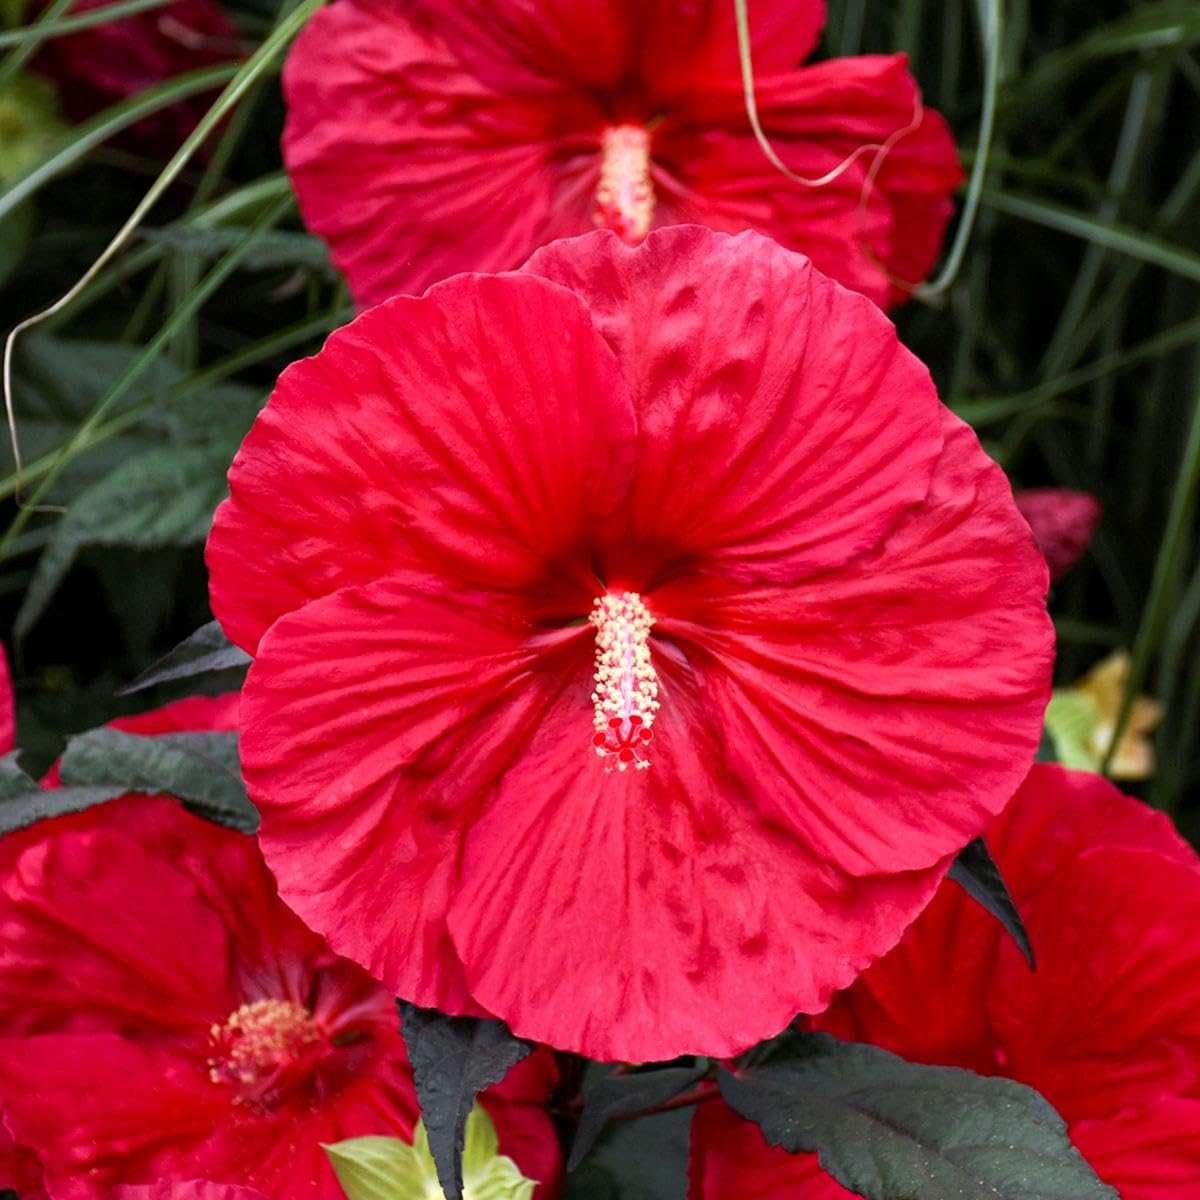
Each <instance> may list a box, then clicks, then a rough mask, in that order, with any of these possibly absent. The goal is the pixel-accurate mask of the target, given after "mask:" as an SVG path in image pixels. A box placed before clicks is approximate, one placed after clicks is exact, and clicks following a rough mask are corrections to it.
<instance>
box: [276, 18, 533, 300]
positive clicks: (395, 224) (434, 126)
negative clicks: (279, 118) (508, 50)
mask: <svg viewBox="0 0 1200 1200" xmlns="http://www.w3.org/2000/svg"><path fill="white" fill-rule="evenodd" d="M283 82H284V89H285V94H286V96H287V102H288V119H287V126H286V128H285V130H284V137H283V152H284V159H285V161H286V163H287V167H288V171H289V173H290V175H291V178H292V182H293V183H294V185H295V188H296V195H297V197H298V199H299V202H300V206H301V210H302V212H303V214H304V218H305V221H306V223H307V224H308V226H309V228H311V229H312V230H313V231H314V232H316V233H318V234H320V235H321V237H323V238H325V239H326V240H327V241H328V242H329V244H330V248H331V251H332V255H333V261H334V262H335V263H336V265H337V266H338V268H339V270H341V271H342V272H344V273H345V275H346V277H347V278H348V280H349V282H350V286H351V289H352V290H353V292H354V294H355V297H356V298H357V300H358V301H359V303H360V304H376V303H378V302H379V301H381V300H385V299H387V298H388V297H389V296H391V295H394V294H396V293H397V292H411V293H414V294H419V293H420V292H422V291H424V290H425V288H426V287H428V286H429V285H430V284H431V283H435V282H437V281H438V280H439V279H444V278H446V277H447V276H449V275H453V274H456V273H457V272H458V271H460V270H462V269H463V267H465V266H467V267H470V268H471V269H474V270H480V271H502V270H507V269H510V268H512V267H516V266H518V265H519V264H520V263H521V261H522V260H523V259H524V258H525V256H526V255H527V254H528V253H529V247H530V246H532V245H534V244H535V243H536V241H537V240H538V235H539V230H540V229H541V226H542V225H543V223H544V222H545V220H546V218H547V215H548V213H549V210H550V203H551V196H552V194H553V190H554V184H555V179H554V175H553V174H552V173H551V172H550V171H548V170H547V166H546V155H547V143H548V141H549V139H550V136H551V133H550V127H551V114H550V113H549V112H548V111H547V110H546V109H545V108H542V107H539V106H536V105H532V104H528V103H522V102H520V101H518V100H515V99H513V98H511V97H508V96H505V95H503V94H501V93H499V92H497V91H495V90H494V89H492V88H491V87H489V86H488V85H487V84H486V83H483V82H482V81H480V80H479V79H477V78H476V77H475V76H474V75H472V74H470V73H468V72H466V71H464V70H463V68H462V67H461V65H460V64H459V62H458V60H457V59H456V58H455V56H454V55H453V54H452V53H451V52H450V51H448V50H447V49H446V47H445V45H444V44H443V42H442V41H441V39H440V38H439V36H438V35H437V33H436V32H434V31H433V30H432V29H431V28H430V27H429V23H428V21H427V20H425V19H424V18H423V17H422V15H421V14H420V13H418V12H416V11H414V10H413V8H412V6H411V5H400V4H392V3H380V2H377V0H340V2H339V3H337V4H331V5H329V6H328V7H327V8H324V9H322V10H321V11H320V12H318V13H317V14H316V15H315V16H314V17H313V19H312V20H311V21H310V22H309V24H308V25H307V26H306V27H305V29H304V31H303V33H301V35H300V37H299V38H297V40H296V43H295V45H294V46H293V48H292V51H291V53H290V54H289V56H288V60H287V65H286V67H285V69H284V76H283Z"/></svg>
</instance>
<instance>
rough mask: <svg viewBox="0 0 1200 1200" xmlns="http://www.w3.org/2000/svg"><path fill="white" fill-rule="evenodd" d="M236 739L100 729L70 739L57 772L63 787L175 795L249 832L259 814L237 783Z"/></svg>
mask: <svg viewBox="0 0 1200 1200" xmlns="http://www.w3.org/2000/svg"><path fill="white" fill-rule="evenodd" d="M237 738H238V735H237V734H236V733H164V734H156V735H155V736H153V737H143V736H141V735H139V734H133V733H124V732H122V731H121V730H118V729H111V728H109V727H107V726H105V727H103V728H100V729H92V730H89V731H88V732H87V733H81V734H79V735H78V736H77V737H73V738H71V740H70V741H69V742H68V743H67V748H66V750H65V751H64V752H63V757H62V764H61V767H60V770H61V772H62V779H63V782H64V783H67V784H73V785H79V786H90V787H95V786H102V787H103V786H118V787H119V788H120V790H121V791H122V792H145V793H147V794H148V795H159V794H162V795H167V796H174V797H176V798H177V799H179V800H182V801H183V802H184V803H185V804H186V805H187V807H188V808H190V809H192V811H194V812H196V813H197V814H198V815H200V816H202V817H207V818H208V819H209V820H211V821H215V822H217V823H218V824H220V825H226V826H228V827H229V828H231V829H238V830H240V831H241V832H242V833H254V832H255V831H256V830H257V829H258V813H257V811H256V810H255V808H254V805H253V804H252V803H251V802H250V800H249V799H248V798H247V796H246V787H245V784H243V783H242V774H241V768H240V765H239V762H238V749H237Z"/></svg>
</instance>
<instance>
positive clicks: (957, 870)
mask: <svg viewBox="0 0 1200 1200" xmlns="http://www.w3.org/2000/svg"><path fill="white" fill-rule="evenodd" d="M949 876H950V878H951V879H953V880H954V882H955V883H957V884H958V886H959V887H961V888H962V889H963V891H964V892H966V893H967V895H968V896H970V897H971V899H972V900H975V901H976V902H978V903H979V904H982V905H983V907H984V908H986V909H987V910H988V912H990V913H991V914H992V916H993V917H995V918H996V920H997V921H999V922H1000V924H1001V925H1003V926H1004V929H1005V931H1006V932H1007V933H1008V935H1009V936H1010V937H1011V938H1012V940H1013V941H1014V942H1016V943H1017V946H1018V948H1019V949H1020V951H1021V953H1022V954H1023V955H1025V961H1026V962H1027V963H1028V964H1029V969H1030V970H1031V971H1036V970H1037V960H1036V959H1035V958H1034V956H1033V945H1032V944H1031V943H1030V941H1029V934H1028V932H1027V931H1026V929H1025V922H1024V921H1022V920H1021V914H1020V913H1019V912H1018V911H1017V906H1016V904H1014V903H1013V898H1012V894H1011V893H1010V892H1009V890H1008V885H1007V884H1006V883H1005V882H1004V876H1003V875H1001V874H1000V868H999V867H998V866H996V860H995V859H994V858H992V855H991V852H990V851H989V850H988V848H987V845H986V843H985V842H984V840H983V838H976V839H975V840H974V841H973V842H968V843H967V844H966V845H965V846H964V847H963V848H962V850H960V851H959V855H958V857H957V858H956V859H955V860H954V862H953V863H952V864H951V866H950V871H949Z"/></svg>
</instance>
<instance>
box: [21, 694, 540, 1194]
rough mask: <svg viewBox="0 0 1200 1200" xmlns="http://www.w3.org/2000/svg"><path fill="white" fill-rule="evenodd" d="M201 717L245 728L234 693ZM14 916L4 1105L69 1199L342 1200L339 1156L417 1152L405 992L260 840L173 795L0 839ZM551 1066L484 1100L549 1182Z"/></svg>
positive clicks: (517, 1077)
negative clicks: (315, 925)
mask: <svg viewBox="0 0 1200 1200" xmlns="http://www.w3.org/2000/svg"><path fill="white" fill-rule="evenodd" d="M184 704H186V705H188V706H189V707H190V709H191V711H192V715H193V716H197V715H199V714H198V713H197V705H199V706H201V709H203V708H205V707H207V708H208V710H209V715H210V717H213V724H214V725H215V724H223V723H224V722H223V721H220V720H219V715H220V713H222V712H223V713H224V714H225V717H226V718H229V717H233V718H236V698H221V699H219V700H216V701H199V702H193V701H189V702H184ZM173 709H174V711H173V712H172V711H170V710H168V711H167V713H166V715H165V717H164V716H163V715H162V714H159V715H158V717H157V718H151V719H150V720H149V721H148V722H143V728H142V732H147V729H146V724H158V725H160V726H162V727H164V728H166V729H171V728H176V727H178V721H179V714H180V712H181V711H183V705H180V706H173ZM207 727H209V728H212V727H213V725H209V726H207ZM193 728H195V726H193ZM0 923H3V927H4V938H3V941H2V942H0V1031H2V1032H3V1034H4V1036H3V1037H2V1038H0V1104H2V1106H3V1109H4V1115H5V1121H6V1124H7V1125H8V1127H9V1129H10V1130H11V1131H12V1134H13V1135H14V1137H15V1138H16V1140H17V1142H18V1144H19V1145H21V1146H22V1147H27V1148H28V1149H29V1150H31V1151H32V1152H33V1153H35V1154H36V1155H37V1157H38V1159H40V1161H41V1164H42V1167H43V1169H44V1172H45V1184H46V1191H47V1192H48V1193H49V1195H50V1196H51V1197H52V1200H102V1198H107V1197H110V1196H113V1195H114V1191H115V1192H116V1194H117V1195H121V1194H122V1193H121V1191H120V1190H119V1185H139V1184H151V1183H154V1182H156V1181H159V1180H187V1179H194V1178H196V1177H199V1178H201V1179H206V1180H211V1181H215V1182H218V1183H223V1184H231V1185H239V1186H240V1187H245V1188H253V1189H256V1190H257V1191H261V1192H262V1193H263V1194H264V1195H266V1196H270V1197H271V1198H272V1200H292V1198H296V1200H299V1198H301V1197H303V1198H305V1200H343V1198H342V1192H341V1190H340V1188H339V1187H338V1184H337V1182H336V1179H335V1177H334V1174H333V1171H332V1168H331V1167H330V1166H329V1164H328V1162H327V1161H326V1158H325V1154H324V1151H323V1150H322V1148H321V1143H323V1142H333V1141H337V1140H339V1139H342V1138H346V1137H353V1136H358V1135H361V1134H379V1133H383V1134H389V1135H392V1136H400V1137H411V1135H412V1130H413V1127H414V1125H415V1122H416V1120H417V1117H418V1112H417V1106H416V1099H415V1094H414V1090H413V1085H412V1077H411V1072H410V1070H409V1067H408V1064H407V1060H406V1058H405V1053H404V1047H403V1042H402V1040H401V1038H400V1035H399V1029H398V1021H397V1017H396V1011H395V1005H394V1003H393V1000H392V997H391V996H390V994H389V993H388V992H386V991H385V990H384V989H383V988H382V987H381V986H380V985H379V984H377V983H376V982H375V981H374V980H372V979H370V978H369V977H368V976H367V975H366V973H365V972H364V971H362V970H361V968H359V967H357V966H355V965H354V964H352V963H350V962H347V961H346V960H345V959H342V958H339V957H338V956H337V955H335V954H334V953H333V952H332V951H331V950H330V949H329V948H328V946H326V944H325V943H324V942H323V941H322V939H321V938H320V937H318V936H317V935H316V934H314V933H312V932H311V931H310V930H308V929H306V928H305V927H304V925H303V924H302V923H301V922H300V920H299V919H298V918H297V917H296V916H295V915H294V914H293V913H292V912H291V911H290V910H289V909H288V908H287V907H285V906H284V904H283V903H282V902H281V901H280V900H279V898H278V896H277V894H276V890H275V883H274V880H273V879H272V877H271V874H270V872H269V871H268V870H267V869H266V866H265V865H264V863H263V861H262V857H261V855H260V853H259V851H258V848H257V845H256V843H255V841H254V839H252V838H248V837H245V836H243V835H242V834H239V833H235V832H233V831H231V830H227V829H222V828H219V827H217V826H215V825H212V824H209V823H208V822H206V821H203V820H201V819H199V818H198V817H195V816H192V815H191V814H190V813H188V812H186V811H185V810H184V809H183V808H182V807H181V806H180V805H179V804H177V803H176V802H175V801H173V800H170V799H167V798H149V797H138V796H128V797H125V798H123V799H121V800H116V801H113V802H111V803H109V804H106V805H103V806H100V807H97V808H93V809H89V810H87V811H86V812H83V813H79V814H73V815H71V816H67V817H62V818H57V819H55V820H53V821H48V822H43V823H41V824H39V825H36V826H33V827H32V828H30V829H27V830H23V831H21V832H19V833H16V834H12V835H10V836H8V837H6V838H4V839H3V841H0ZM65 967H69V969H65ZM552 1070H553V1067H552V1065H551V1064H550V1062H549V1059H548V1058H544V1057H542V1056H541V1055H538V1056H536V1057H535V1058H533V1059H530V1060H526V1062H525V1063H523V1064H520V1065H519V1066H518V1067H517V1068H515V1069H514V1071H513V1072H512V1074H511V1075H510V1076H509V1079H507V1080H506V1081H505V1084H504V1085H503V1087H502V1088H501V1089H498V1090H497V1092H495V1093H493V1094H490V1095H489V1096H488V1097H486V1098H485V1104H487V1105H488V1107H489V1109H490V1111H491V1113H492V1115H493V1117H494V1119H495V1120H496V1123H497V1125H498V1127H499V1130H500V1136H501V1141H502V1144H505V1145H507V1146H511V1149H510V1150H509V1151H508V1152H509V1153H511V1154H513V1155H514V1157H516V1158H517V1160H518V1162H519V1163H521V1164H522V1166H523V1170H524V1173H525V1174H526V1175H527V1176H529V1177H530V1178H534V1179H541V1180H545V1181H546V1182H547V1184H549V1185H551V1186H553V1184H554V1182H555V1176H556V1172H557V1169H558V1168H557V1149H556V1141H555V1137H554V1133H553V1129H552V1127H551V1125H550V1121H549V1118H548V1117H547V1116H546V1114H545V1113H544V1112H543V1111H542V1110H541V1109H539V1108H537V1107H535V1105H536V1103H537V1102H539V1101H541V1100H544V1099H545V1097H546V1096H547V1095H548V1092H549V1087H550V1083H551V1079H550V1073H551V1072H552ZM181 1186H182V1185H181ZM191 1186H192V1187H193V1189H194V1191H193V1195H194V1196H195V1200H224V1196H225V1194H226V1193H225V1192H224V1191H223V1190H222V1189H219V1188H215V1187H213V1186H211V1185H191ZM124 1194H125V1195H127V1196H128V1197H129V1198H130V1200H133V1198H134V1197H136V1196H137V1195H138V1191H137V1190H135V1189H133V1188H132V1187H131V1188H130V1190H129V1191H128V1192H126V1193H124ZM159 1194H160V1193H159V1192H153V1191H152V1192H150V1193H149V1195H151V1196H154V1197H157V1196H158V1195H159ZM183 1194H185V1195H186V1194H187V1193H186V1191H185V1192H184V1193H183ZM172 1195H174V1193H172ZM229 1195H230V1200H233V1196H234V1195H236V1193H230V1194H229Z"/></svg>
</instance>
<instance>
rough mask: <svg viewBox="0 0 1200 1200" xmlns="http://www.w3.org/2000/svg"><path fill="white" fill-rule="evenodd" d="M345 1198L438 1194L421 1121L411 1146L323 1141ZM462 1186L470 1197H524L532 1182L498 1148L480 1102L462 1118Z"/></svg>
mask: <svg viewBox="0 0 1200 1200" xmlns="http://www.w3.org/2000/svg"><path fill="white" fill-rule="evenodd" d="M325 1152H326V1153H327V1154H328V1155H329V1160H330V1162H331V1163H332V1164H333V1170H334V1173H335V1174H336V1175H337V1177H338V1183H340V1184H341V1185H342V1190H343V1191H344V1192H345V1193H346V1196H347V1197H348V1200H430V1198H431V1197H436V1196H439V1195H441V1188H440V1186H439V1184H438V1177H437V1168H436V1167H435V1166H434V1162H433V1155H432V1153H431V1152H430V1149H429V1137H428V1135H427V1134H426V1132H425V1123H424V1122H423V1121H418V1122H417V1127H416V1129H415V1130H414V1132H413V1140H412V1145H409V1144H408V1143H407V1142H404V1141H401V1140H400V1139H399V1138H392V1137H358V1138H348V1139H347V1140H346V1141H343V1142H337V1143H335V1144H334V1145H332V1146H326V1147H325ZM463 1174H464V1186H465V1187H466V1189H467V1192H468V1194H469V1195H470V1196H471V1200H530V1197H531V1196H532V1195H533V1190H534V1188H535V1187H536V1186H537V1184H536V1182H535V1181H534V1180H532V1179H526V1178H525V1177H524V1176H523V1175H522V1174H521V1172H520V1169H519V1168H518V1167H517V1164H516V1163H515V1162H513V1160H512V1159H511V1158H507V1157H505V1156H504V1155H502V1154H501V1153H500V1140H499V1138H498V1137H497V1136H496V1127H495V1126H494V1125H493V1124H492V1119H491V1117H489V1116H488V1115H487V1113H486V1112H485V1111H484V1109H483V1108H482V1107H481V1106H480V1105H478V1104H477V1105H475V1107H474V1108H473V1109H472V1110H471V1113H470V1116H468V1117H467V1128H466V1150H465V1152H464V1154H463Z"/></svg>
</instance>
